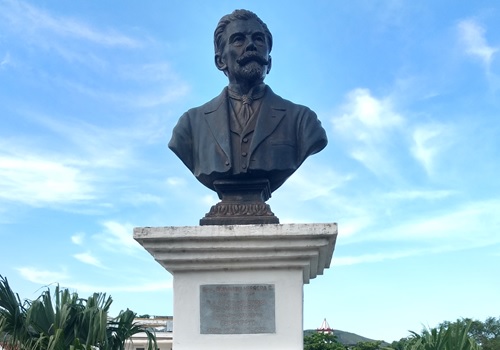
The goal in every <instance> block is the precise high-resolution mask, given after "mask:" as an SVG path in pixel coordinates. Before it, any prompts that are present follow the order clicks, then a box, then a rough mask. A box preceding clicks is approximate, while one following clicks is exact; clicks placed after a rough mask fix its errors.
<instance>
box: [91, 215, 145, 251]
mask: <svg viewBox="0 0 500 350" xmlns="http://www.w3.org/2000/svg"><path fill="white" fill-rule="evenodd" d="M102 225H103V226H104V228H105V229H104V231H103V232H102V233H99V234H97V235H95V236H94V237H93V238H94V239H95V240H97V241H98V242H99V243H100V244H101V245H102V246H104V247H105V248H107V249H110V250H113V251H120V252H125V253H129V254H130V253H133V252H135V251H137V250H140V249H141V248H142V247H141V245H140V244H139V243H137V242H136V241H135V240H134V237H133V229H134V226H133V225H131V224H129V223H125V224H121V223H119V222H116V221H106V222H103V223H102Z"/></svg>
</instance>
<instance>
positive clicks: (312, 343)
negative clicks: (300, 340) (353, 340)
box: [304, 333, 347, 350]
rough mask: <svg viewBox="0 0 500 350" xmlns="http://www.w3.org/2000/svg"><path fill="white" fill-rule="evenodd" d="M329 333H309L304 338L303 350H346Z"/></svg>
mask: <svg viewBox="0 0 500 350" xmlns="http://www.w3.org/2000/svg"><path fill="white" fill-rule="evenodd" d="M346 349H347V348H346V347H345V346H344V345H342V344H341V343H340V342H339V341H338V340H337V337H336V336H334V335H333V334H331V333H311V334H309V335H307V336H305V337H304V350H346Z"/></svg>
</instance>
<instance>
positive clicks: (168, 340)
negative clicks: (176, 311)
mask: <svg viewBox="0 0 500 350" xmlns="http://www.w3.org/2000/svg"><path fill="white" fill-rule="evenodd" d="M134 322H136V323H137V324H139V325H141V326H142V327H145V328H148V329H150V330H152V331H154V333H155V335H156V342H157V344H158V346H157V350H172V343H173V334H174V333H173V326H174V319H173V317H172V316H151V317H149V318H145V317H137V318H136V319H135V320H134ZM147 348H148V337H147V336H146V333H138V334H135V335H133V336H132V337H131V338H130V339H128V340H127V341H126V342H125V350H147Z"/></svg>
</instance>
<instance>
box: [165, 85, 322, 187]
mask: <svg viewBox="0 0 500 350" xmlns="http://www.w3.org/2000/svg"><path fill="white" fill-rule="evenodd" d="M266 89H267V91H266V93H265V95H264V97H263V98H262V102H261V106H260V110H259V113H258V115H257V121H256V125H255V129H254V132H253V135H252V138H251V143H250V145H249V151H248V167H247V168H246V169H245V170H244V171H240V170H238V171H235V169H233V166H232V159H233V158H232V150H231V136H230V130H229V111H228V108H229V107H228V105H229V103H228V95H227V87H226V88H224V90H223V91H222V93H221V94H220V95H219V96H217V97H215V98H214V99H213V100H211V101H209V102H207V103H206V104H204V105H202V106H200V107H196V108H192V109H190V110H189V111H187V112H186V113H184V114H183V115H182V116H181V118H180V119H179V121H178V123H177V125H176V126H175V128H174V130H173V132H172V138H171V140H170V142H169V144H168V146H169V148H170V149H171V150H172V151H173V152H174V153H175V154H176V155H177V156H178V157H179V158H180V159H181V160H182V162H183V163H184V164H185V165H186V166H187V167H188V168H189V170H190V171H191V172H192V173H193V174H194V175H195V176H196V178H197V179H198V180H199V181H200V182H201V183H202V184H204V185H205V186H207V187H208V188H210V189H212V190H214V187H213V181H214V180H218V179H231V178H251V179H255V178H266V179H268V180H269V181H270V183H271V191H274V190H275V189H277V188H278V187H279V186H281V185H282V184H283V182H284V181H285V180H286V179H287V178H288V177H289V176H290V175H291V174H293V172H294V171H295V170H297V168H298V167H299V166H300V165H301V164H302V162H303V161H304V160H305V159H306V158H307V157H308V156H309V155H311V154H314V153H317V152H319V151H321V150H322V149H323V148H324V147H325V146H326V144H327V138H326V133H325V130H324V129H323V127H322V126H321V122H320V121H319V120H318V118H317V116H316V114H315V113H314V112H313V111H311V110H310V109H309V108H307V107H305V106H301V105H297V104H294V103H292V102H290V101H287V100H285V99H283V98H281V97H280V96H278V95H276V94H275V93H274V92H273V91H272V90H271V88H269V86H267V87H266Z"/></svg>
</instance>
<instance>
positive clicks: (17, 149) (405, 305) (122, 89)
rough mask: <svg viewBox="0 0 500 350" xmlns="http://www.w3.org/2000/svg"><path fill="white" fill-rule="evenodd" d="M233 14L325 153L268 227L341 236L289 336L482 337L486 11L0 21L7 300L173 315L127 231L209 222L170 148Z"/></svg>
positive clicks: (300, 175) (489, 268)
mask: <svg viewBox="0 0 500 350" xmlns="http://www.w3.org/2000/svg"><path fill="white" fill-rule="evenodd" d="M236 8H247V9H249V10H252V11H254V12H256V13H257V14H258V15H259V16H260V17H261V18H262V19H263V20H264V21H265V22H266V23H267V24H268V26H269V28H270V30H271V31H272V33H273V36H274V46H273V52H272V53H271V55H272V57H273V69H272V71H271V74H270V75H269V77H268V78H267V80H266V82H267V83H268V84H269V85H270V86H271V87H272V88H273V90H274V92H276V93H278V94H279V95H281V96H283V97H285V98H287V99H290V100H292V101H294V102H296V103H300V104H304V105H307V106H309V107H310V108H311V109H313V110H314V111H316V112H317V114H318V116H319V118H320V119H321V121H322V123H323V126H324V127H325V129H326V131H327V134H328V137H329V144H328V146H327V148H326V149H325V150H324V151H323V152H322V153H320V154H317V155H314V156H312V157H311V158H309V159H308V160H307V161H306V162H305V163H304V165H303V167H302V168H301V169H300V170H299V171H298V172H297V173H295V174H294V175H293V176H292V177H291V178H290V179H289V180H288V182H287V183H286V184H285V185H284V186H283V187H282V188H280V189H279V190H278V191H277V192H275V193H274V194H273V198H271V200H270V201H269V203H270V205H271V207H272V209H273V211H274V212H275V213H276V215H277V216H278V217H279V218H280V220H281V222H282V223H321V222H337V223H338V225H339V237H338V241H337V246H336V250H335V253H334V257H333V261H332V266H331V268H330V269H329V270H327V271H326V272H325V274H324V275H323V276H320V277H319V278H317V279H314V280H312V281H311V283H310V284H309V285H306V286H305V288H304V291H305V296H304V327H305V328H316V327H319V326H320V325H321V322H322V321H323V318H325V317H326V318H327V320H328V321H329V323H330V325H331V326H332V327H333V328H336V329H341V330H345V331H350V332H355V333H358V334H361V335H364V336H367V337H371V338H376V339H384V340H386V341H392V340H395V339H399V338H401V337H403V336H407V335H408V332H407V331H408V330H415V331H420V330H421V328H422V326H436V325H437V324H438V323H439V322H442V321H445V320H454V319H456V318H459V317H471V318H477V319H481V320H484V319H485V318H486V317H488V316H495V317H497V316H498V315H499V314H500V303H499V301H498V296H499V294H500V279H499V278H498V276H499V273H500V249H499V248H500V232H499V231H500V197H499V193H500V181H499V180H498V176H499V175H498V174H499V173H500V162H499V151H500V137H499V135H500V122H499V117H500V20H499V19H500V12H499V11H500V7H499V5H498V2H496V1H481V2H474V1H451V0H448V1H439V2H436V1H418V2H417V1H389V0H388V1H356V0H354V1H308V2H305V1H293V2H292V1H287V2H280V1H276V2H271V1H251V2H243V1H210V2H209V1H159V0H157V1H153V0H152V1H148V2H136V1H120V2H112V1H94V2H90V1H80V0H74V1H71V2H68V1H55V0H54V1H16V0H0V251H1V253H0V274H2V275H4V276H6V277H7V278H8V279H9V281H10V283H11V285H12V287H13V288H14V289H15V290H16V291H18V292H19V294H20V295H21V297H22V298H31V299H32V298H35V297H36V296H38V295H39V294H40V292H41V291H42V290H43V289H44V287H45V286H48V285H53V284H54V283H60V285H61V286H63V287H69V288H72V289H74V290H77V291H78V292H79V293H80V294H81V295H82V296H87V295H89V294H90V293H92V292H96V291H102V292H106V293H108V294H111V295H112V296H113V298H114V312H115V313H117V312H118V311H119V310H121V309H125V308H127V307H128V308H131V309H132V310H134V311H136V312H138V313H139V314H146V313H148V314H156V315H171V314H172V309H173V307H172V289H171V284H172V279H171V276H170V275H169V273H168V272H166V271H165V270H163V269H162V268H161V267H160V266H159V265H158V264H157V263H156V262H155V261H154V260H153V258H152V257H151V256H150V255H149V254H148V253H147V252H146V251H145V250H143V248H142V247H141V246H140V245H139V244H137V243H136V242H135V241H134V240H133V239H132V230H133V227H140V226H191V225H197V224H198V220H199V219H200V218H201V217H202V216H203V215H204V214H205V213H206V212H207V211H208V209H209V207H210V205H211V204H213V203H215V202H216V196H215V195H214V193H212V192H211V191H210V190H208V189H206V188H205V187H204V186H202V185H201V184H199V183H198V182H197V181H196V179H194V177H192V175H191V174H190V173H189V172H188V170H187V169H185V168H184V166H183V165H182V163H181V162H180V161H179V160H178V159H177V158H176V157H175V156H174V154H173V153H171V152H170V151H169V150H168V148H167V142H168V140H169V138H170V134H171V130H172V128H173V126H174V125H175V123H176V122H177V119H178V118H179V116H180V115H181V114H182V113H183V112H184V111H186V110H187V109H189V108H191V107H194V106H198V105H200V104H202V103H204V102H206V101H208V100H210V99H211V98H212V97H214V96H216V95H217V94H218V93H219V92H220V90H221V89H222V88H223V87H224V86H225V84H226V79H225V77H224V75H223V74H222V73H221V72H219V71H218V70H217V69H216V68H215V65H214V63H213V46H212V38H213V37H212V35H213V30H214V28H215V25H216V23H217V21H218V20H219V18H220V17H221V16H222V15H224V14H226V13H229V12H231V11H232V10H234V9H236Z"/></svg>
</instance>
